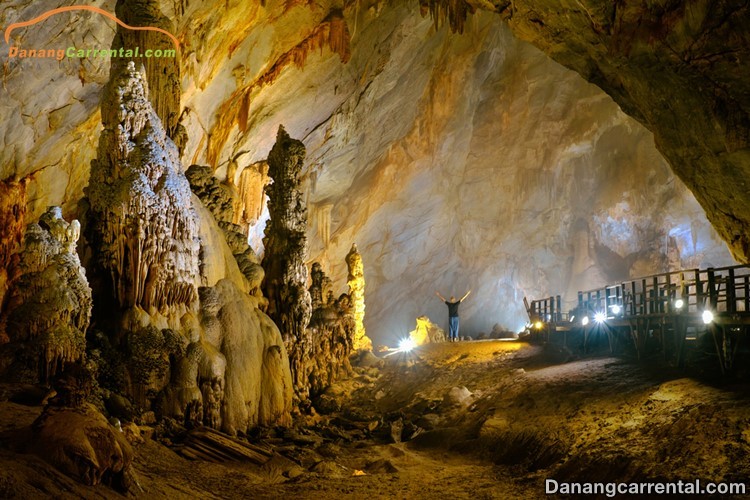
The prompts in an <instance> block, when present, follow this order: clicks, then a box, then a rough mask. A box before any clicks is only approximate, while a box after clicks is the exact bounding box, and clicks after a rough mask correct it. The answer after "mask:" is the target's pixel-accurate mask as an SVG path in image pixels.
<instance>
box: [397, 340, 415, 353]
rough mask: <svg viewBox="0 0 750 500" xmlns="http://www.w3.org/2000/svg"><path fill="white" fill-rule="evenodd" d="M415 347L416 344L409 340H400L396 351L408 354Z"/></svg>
mask: <svg viewBox="0 0 750 500" xmlns="http://www.w3.org/2000/svg"><path fill="white" fill-rule="evenodd" d="M415 347H417V343H416V342H414V340H412V339H411V338H405V339H401V340H400V341H399V343H398V350H399V351H401V352H409V351H411V350H412V349H414V348H415Z"/></svg>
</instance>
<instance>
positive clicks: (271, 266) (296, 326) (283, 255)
mask: <svg viewBox="0 0 750 500" xmlns="http://www.w3.org/2000/svg"><path fill="white" fill-rule="evenodd" d="M304 158H305V146H304V145H303V144H302V143H301V142H300V141H298V140H295V139H292V138H290V137H289V134H287V133H286V131H285V130H284V128H283V127H279V130H278V133H277V136H276V144H275V145H274V147H273V148H272V149H271V152H270V154H269V155H268V174H269V176H270V177H271V179H273V183H272V184H270V185H269V186H268V188H267V194H268V210H269V213H270V215H271V218H270V220H269V222H268V224H267V225H266V230H265V233H266V237H265V238H264V240H263V244H264V246H265V254H264V256H263V261H262V266H263V269H265V272H266V276H265V280H264V281H263V292H264V295H265V296H266V297H267V298H268V315H269V316H270V317H271V319H273V320H274V322H275V323H276V324H277V325H278V326H279V329H280V330H281V334H282V336H283V338H284V344H285V345H286V347H287V351H288V353H289V359H290V363H291V368H292V375H293V377H294V383H295V387H296V388H299V389H300V390H304V387H305V386H306V383H305V380H304V379H305V377H304V365H305V362H304V359H305V358H306V357H307V355H308V354H307V353H306V351H307V350H308V349H309V348H308V346H306V345H305V344H307V342H305V337H306V333H305V330H306V328H307V325H308V324H309V322H310V316H311V314H312V310H311V309H312V308H311V303H310V294H309V293H308V291H307V267H306V266H305V259H306V257H307V236H306V230H307V210H306V207H305V204H304V200H303V197H302V193H301V192H300V191H299V174H300V171H301V169H302V164H303V161H304Z"/></svg>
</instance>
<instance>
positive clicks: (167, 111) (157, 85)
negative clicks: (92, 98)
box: [110, 0, 185, 152]
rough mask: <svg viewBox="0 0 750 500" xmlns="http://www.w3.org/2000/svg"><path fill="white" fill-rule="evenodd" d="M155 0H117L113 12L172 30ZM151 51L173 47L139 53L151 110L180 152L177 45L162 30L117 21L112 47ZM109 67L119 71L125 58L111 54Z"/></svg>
mask: <svg viewBox="0 0 750 500" xmlns="http://www.w3.org/2000/svg"><path fill="white" fill-rule="evenodd" d="M160 4H161V2H159V1H158V0H118V1H117V4H116V6H115V13H116V14H117V17H118V19H120V20H121V21H123V22H124V23H126V24H128V25H130V26H149V27H155V28H161V29H163V30H165V31H167V32H169V33H174V25H173V23H172V21H171V20H170V19H169V17H167V16H166V15H164V13H163V12H162V11H161V5H160ZM121 47H123V48H125V49H133V48H134V47H139V48H141V50H146V49H150V50H152V51H156V50H161V51H172V50H174V51H175V55H174V56H172V57H142V58H141V59H140V62H142V64H143V69H144V77H145V79H146V81H147V82H148V86H149V88H150V89H151V92H150V94H149V96H148V98H149V99H150V102H151V106H152V107H153V109H154V112H155V113H156V115H157V116H158V117H159V119H160V120H161V123H162V126H163V127H164V130H165V131H166V133H167V135H168V136H169V138H170V139H172V141H173V142H174V143H175V145H177V147H178V150H179V151H180V152H181V151H182V148H183V146H184V143H185V138H184V137H182V136H183V134H185V129H184V127H182V125H180V123H179V119H180V112H181V109H180V96H181V95H182V91H181V88H180V63H179V59H178V57H177V47H175V45H174V42H173V41H172V40H171V39H170V38H169V37H168V36H166V35H165V34H164V33H159V32H156V31H152V30H133V29H129V28H124V27H123V26H121V25H119V24H118V25H117V32H116V33H115V36H114V38H113V40H112V48H113V49H120V48H121ZM111 63H112V67H111V69H110V71H111V72H112V73H113V74H116V73H119V72H120V71H121V70H123V69H124V68H125V66H127V64H128V60H127V58H112V60H111Z"/></svg>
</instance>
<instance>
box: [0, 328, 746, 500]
mask: <svg viewBox="0 0 750 500" xmlns="http://www.w3.org/2000/svg"><path fill="white" fill-rule="evenodd" d="M371 361H372V360H371ZM376 361H377V360H376ZM319 403H321V404H320V407H321V408H324V409H326V410H327V413H325V414H321V415H316V416H314V417H308V418H307V419H306V420H305V421H304V424H305V425H304V426H303V427H300V428H298V429H296V430H293V431H283V432H282V431H279V432H272V431H269V433H267V434H266V436H265V438H266V441H267V442H269V443H270V444H272V445H273V446H274V448H275V449H276V450H277V455H276V456H275V457H274V458H273V459H272V460H271V461H270V462H268V463H267V464H265V465H263V466H254V465H252V464H240V463H229V464H214V463H208V462H203V461H188V460H186V459H184V458H182V457H180V456H178V455H177V454H175V453H174V451H172V450H171V449H169V448H167V447H165V446H163V445H161V444H159V443H157V442H155V441H147V442H145V443H143V444H141V445H139V446H138V447H137V453H138V457H137V460H136V463H135V470H136V476H137V477H138V482H139V487H137V488H134V489H133V491H131V493H130V494H129V495H128V496H136V497H142V498H315V499H317V498H320V499H323V498H325V499H328V498H357V499H360V498H361V499H369V498H420V499H421V498H448V499H453V498H503V499H508V498H549V497H547V496H546V495H545V492H544V481H545V479H547V478H556V479H558V480H560V481H562V480H584V481H637V480H651V481H658V480H661V481H666V480H678V479H680V480H686V481H688V480H690V481H691V480H694V479H696V478H699V479H702V480H704V481H748V478H750V458H749V457H750V453H749V452H750V396H748V387H747V385H739V384H735V385H724V386H720V387H717V386H712V385H708V384H706V383H703V382H701V381H698V380H695V379H691V378H688V377H685V376H684V375H683V374H679V373H674V372H671V371H670V370H667V369H663V368H659V369H646V368H644V367H642V366H639V365H636V364H632V363H630V362H627V361H624V360H621V359H614V358H596V359H585V360H578V361H572V362H567V363H560V362H559V360H556V358H555V356H554V355H553V356H550V355H548V354H547V353H545V352H544V351H543V350H542V349H541V348H539V347H533V346H529V345H527V344H523V343H516V342H504V341H480V342H465V343H457V344H436V345H431V346H424V347H422V348H419V349H417V350H416V351H415V352H414V353H412V354H409V355H404V354H396V355H393V356H390V357H389V358H387V360H385V363H384V365H383V366H382V367H380V368H374V367H362V368H358V374H357V376H356V377H354V378H353V379H350V380H347V381H343V382H340V383H338V384H336V385H335V386H334V387H332V388H331V389H330V390H329V391H328V392H327V393H326V395H325V396H324V397H323V398H322V399H321V401H319ZM323 403H324V404H323ZM39 411H41V409H40V408H28V407H22V406H20V405H14V404H13V403H9V402H3V403H0V422H1V424H0V431H7V430H11V431H13V429H21V428H23V427H24V426H27V425H28V424H30V422H31V421H33V419H34V418H35V415H37V414H38V413H39ZM400 441H405V442H400ZM0 467H2V469H0V471H2V472H0V497H3V496H10V495H11V494H12V493H13V492H17V493H18V494H19V495H21V496H22V497H26V498H33V497H35V494H38V496H40V497H46V496H57V495H59V496H60V497H62V498H67V497H85V498H101V497H110V498H112V497H115V498H116V497H120V498H121V496H120V495H117V494H115V493H114V492H112V490H109V489H107V488H106V487H96V488H86V487H82V486H80V485H78V484H76V483H74V482H72V481H70V480H69V479H67V478H65V477H64V476H61V475H60V474H59V473H56V472H55V471H53V470H51V469H50V468H49V467H47V466H45V465H44V463H43V462H41V461H40V460H39V459H36V458H34V457H29V456H19V455H13V454H11V453H10V452H7V451H4V450H0ZM30 471H36V472H35V474H36V477H35V478H34V480H33V481H32V480H31V479H30V478H29V477H28V476H29V474H31V472H30ZM749 491H750V490H749ZM695 498H699V497H695Z"/></svg>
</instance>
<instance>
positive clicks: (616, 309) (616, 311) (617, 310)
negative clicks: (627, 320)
mask: <svg viewBox="0 0 750 500" xmlns="http://www.w3.org/2000/svg"><path fill="white" fill-rule="evenodd" d="M620 311H622V308H621V307H620V306H619V305H617V304H615V305H613V306H612V314H620Z"/></svg>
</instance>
